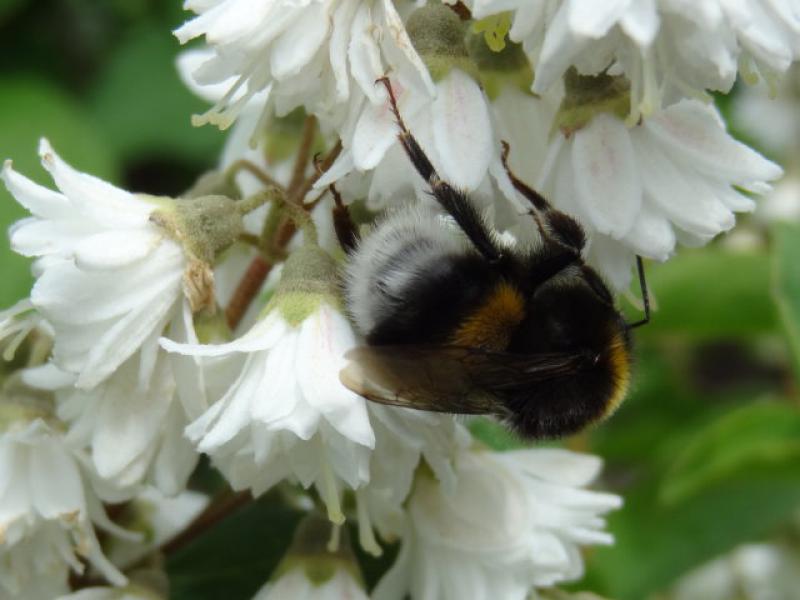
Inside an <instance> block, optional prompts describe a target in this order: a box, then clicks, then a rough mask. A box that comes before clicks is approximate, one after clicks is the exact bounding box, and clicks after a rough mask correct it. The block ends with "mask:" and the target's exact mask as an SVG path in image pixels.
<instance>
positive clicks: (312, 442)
mask: <svg viewBox="0 0 800 600" xmlns="http://www.w3.org/2000/svg"><path fill="white" fill-rule="evenodd" d="M162 344H163V346H164V347H165V348H166V349H167V350H170V351H174V352H181V353H186V354H192V355H196V356H226V355H235V354H238V353H241V354H243V355H244V356H245V357H246V358H245V363H244V366H243V367H242V369H241V372H240V374H239V375H238V377H237V379H236V380H235V381H234V382H233V383H232V385H231V386H230V387H229V388H228V389H227V391H225V393H224V395H223V396H222V397H221V398H219V399H218V400H217V401H216V402H215V403H214V404H213V405H212V406H211V408H209V409H208V410H207V411H206V412H205V413H204V414H203V415H202V416H201V417H200V418H199V419H197V420H196V421H195V422H194V423H192V424H191V425H190V426H189V427H188V428H187V430H186V433H187V435H188V436H189V437H190V438H191V439H192V440H193V441H194V442H195V443H196V444H197V449H198V450H200V451H201V452H205V453H208V454H210V455H211V456H212V457H213V458H214V460H215V464H216V465H217V466H218V467H220V469H221V470H222V471H223V473H224V474H225V475H226V477H227V478H228V480H229V481H230V482H231V485H233V487H234V488H236V489H245V488H251V489H252V490H253V492H254V493H255V494H260V493H263V492H264V491H266V490H267V489H269V488H270V487H271V486H272V485H274V484H275V483H277V482H278V481H281V480H282V479H284V478H292V479H294V480H297V481H299V482H300V483H301V484H302V485H303V486H304V487H309V486H311V485H315V486H316V487H317V489H318V490H319V493H320V495H321V496H322V498H323V499H324V501H325V502H326V504H327V506H328V509H329V513H330V516H331V518H332V519H333V520H336V521H341V520H342V519H343V515H342V513H341V507H340V490H341V487H342V485H345V486H347V487H349V488H351V489H353V488H358V487H360V486H362V485H364V484H365V483H366V482H367V481H368V479H369V456H370V451H371V449H372V448H373V447H374V445H375V436H374V433H373V431H372V427H371V426H370V422H369V417H368V415H367V409H366V406H365V400H364V399H363V398H361V397H359V396H357V395H356V394H354V393H353V392H351V391H350V390H348V389H347V388H345V387H344V386H343V385H342V384H341V383H340V382H339V371H340V370H341V369H342V368H343V367H344V363H345V358H344V354H345V352H347V350H348V349H350V348H352V347H353V346H354V345H355V338H354V335H353V332H352V330H351V329H350V325H349V324H348V323H347V320H346V319H345V317H344V315H342V314H341V313H340V312H339V311H338V310H337V309H336V308H333V307H332V306H330V305H329V304H327V303H326V302H322V303H320V304H319V305H318V306H317V307H316V308H314V309H313V311H312V312H311V313H310V314H308V315H306V316H305V317H304V318H302V320H301V321H300V322H293V320H292V319H289V320H287V318H286V317H285V316H284V314H282V311H281V310H280V309H275V310H271V311H270V312H269V313H268V314H267V315H266V316H265V317H264V318H263V319H262V320H261V321H259V322H257V323H256V324H255V325H254V326H253V327H252V329H250V331H248V332H247V333H246V334H245V335H244V336H242V337H241V338H240V339H238V340H236V341H234V342H231V343H228V344H222V345H219V346H198V345H181V344H175V343H174V342H171V341H170V340H166V339H165V340H163V341H162Z"/></svg>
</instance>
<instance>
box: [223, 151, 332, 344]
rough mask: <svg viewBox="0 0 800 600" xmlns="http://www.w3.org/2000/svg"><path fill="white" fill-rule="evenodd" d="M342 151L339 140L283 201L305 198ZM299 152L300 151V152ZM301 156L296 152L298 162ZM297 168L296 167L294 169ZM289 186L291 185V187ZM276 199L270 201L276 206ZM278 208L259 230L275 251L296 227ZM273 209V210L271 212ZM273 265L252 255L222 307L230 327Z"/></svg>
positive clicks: (237, 322) (284, 242)
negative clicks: (231, 295)
mask: <svg viewBox="0 0 800 600" xmlns="http://www.w3.org/2000/svg"><path fill="white" fill-rule="evenodd" d="M306 150H307V152H310V150H311V146H310V144H309V147H308V148H307V149H306ZM341 151H342V142H341V140H340V141H338V142H336V145H335V146H334V147H333V148H332V149H331V151H330V152H329V153H328V154H327V156H325V158H324V159H323V160H322V161H321V162H320V164H319V170H318V171H317V172H316V173H314V175H312V176H311V177H309V178H308V179H307V180H306V181H305V183H302V185H300V186H299V188H298V189H297V191H296V193H294V194H292V192H291V191H290V192H289V193H288V194H287V195H288V199H287V200H286V203H287V204H288V203H291V202H294V203H295V204H296V203H298V199H300V200H302V199H303V198H305V196H306V194H307V193H308V191H309V190H310V189H311V188H312V187H313V186H314V184H315V183H316V181H317V180H318V179H319V178H320V177H322V174H323V173H325V171H327V170H328V169H329V168H330V167H331V165H332V164H333V161H335V160H336V157H337V156H339V153H340V152H341ZM301 154H302V153H301ZM301 158H302V156H300V155H298V163H299V162H300V159H301ZM305 160H306V162H308V157H306V159H305ZM296 170H297V169H295V171H296ZM290 190H291V188H290ZM276 205H277V203H275V204H273V206H276ZM280 208H281V207H278V208H277V209H273V210H271V211H270V213H269V214H268V215H267V219H266V220H265V222H264V231H263V232H262V237H261V240H262V245H266V244H267V243H268V241H269V239H270V238H273V235H274V240H275V242H274V245H273V252H275V254H278V253H279V252H280V251H281V250H283V249H284V248H286V246H287V245H288V244H289V242H290V241H291V239H292V236H293V235H294V234H295V232H296V231H297V226H296V225H295V223H294V222H293V221H292V220H291V219H287V220H284V221H283V222H282V223H281V219H280V212H281V211H280ZM274 211H276V212H274ZM273 266H274V265H273V264H272V263H270V262H268V261H267V260H266V259H265V258H264V257H263V256H260V255H259V256H256V257H255V258H253V260H252V262H251V263H250V266H248V267H247V271H245V273H244V275H243V276H242V279H241V281H240V282H239V285H238V286H237V287H236V291H234V293H233V297H232V298H231V301H230V302H229V303H228V307H227V308H226V309H225V319H226V321H227V322H228V327H230V328H231V330H234V329H236V327H237V326H238V325H239V323H240V322H241V320H242V317H244V314H245V312H247V308H248V307H249V306H250V303H251V302H252V301H253V298H255V297H256V295H257V294H258V292H259V290H260V289H261V286H262V285H263V283H264V280H265V279H266V278H267V275H269V272H270V271H271V270H272V267H273Z"/></svg>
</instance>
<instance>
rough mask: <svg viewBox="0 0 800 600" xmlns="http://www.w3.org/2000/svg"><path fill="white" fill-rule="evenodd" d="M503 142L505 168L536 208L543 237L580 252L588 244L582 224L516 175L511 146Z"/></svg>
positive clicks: (520, 190) (537, 222)
mask: <svg viewBox="0 0 800 600" xmlns="http://www.w3.org/2000/svg"><path fill="white" fill-rule="evenodd" d="M501 144H502V145H503V153H502V155H501V158H502V161H503V168H504V169H505V170H506V174H507V175H508V178H509V179H510V180H511V183H512V185H513V186H514V188H515V189H516V190H517V191H518V192H519V193H520V194H522V195H523V196H525V198H527V199H528V201H530V203H531V204H532V205H533V208H534V210H533V211H532V212H531V216H532V217H533V220H534V221H536V226H537V227H538V229H539V232H540V233H541V234H542V237H543V238H545V239H549V240H552V241H554V242H555V243H557V244H559V245H562V246H567V247H568V248H571V249H573V250H575V251H577V252H578V253H580V251H581V250H582V249H583V247H584V246H585V245H586V235H585V234H584V233H583V229H582V228H581V226H580V224H579V223H578V222H577V221H576V220H575V219H573V218H572V217H570V216H569V215H567V214H566V213H563V212H561V211H560V210H557V209H555V208H553V206H552V205H551V204H550V203H549V202H548V201H547V199H546V198H545V197H544V196H542V195H541V194H540V193H539V192H537V191H536V190H534V189H533V188H531V187H530V186H528V185H527V184H525V183H524V182H523V181H522V180H520V179H519V178H518V177H517V176H516V175H514V172H513V171H512V170H511V168H510V167H509V166H508V153H509V151H510V149H511V148H510V146H509V145H508V142H506V141H503V142H501Z"/></svg>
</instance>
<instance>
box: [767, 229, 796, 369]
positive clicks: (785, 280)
mask: <svg viewBox="0 0 800 600" xmlns="http://www.w3.org/2000/svg"><path fill="white" fill-rule="evenodd" d="M772 234H773V243H774V249H773V264H772V296H773V298H774V299H775V304H776V306H777V307H778V314H779V315H780V320H781V323H782V325H783V330H784V332H785V334H786V338H787V340H788V342H789V347H790V349H791V351H792V355H793V357H794V369H795V373H796V375H797V377H798V378H800V225H799V224H797V223H777V224H776V225H775V226H774V228H773V231H772Z"/></svg>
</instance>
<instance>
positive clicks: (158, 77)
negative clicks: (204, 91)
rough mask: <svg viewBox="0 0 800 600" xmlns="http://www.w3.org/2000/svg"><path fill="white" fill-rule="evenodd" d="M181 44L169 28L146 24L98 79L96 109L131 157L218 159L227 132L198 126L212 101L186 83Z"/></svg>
mask: <svg viewBox="0 0 800 600" xmlns="http://www.w3.org/2000/svg"><path fill="white" fill-rule="evenodd" d="M179 49H180V46H179V44H178V42H177V40H176V39H175V38H174V37H173V36H172V35H171V33H170V32H169V31H168V30H166V29H164V28H163V27H162V26H160V25H156V24H149V23H145V24H143V25H141V26H139V27H137V28H135V29H132V30H131V31H129V32H128V34H127V35H126V37H125V39H123V40H122V41H121V43H120V44H119V46H118V47H117V48H116V50H115V53H114V55H113V56H112V57H111V58H110V59H109V61H108V63H107V64H106V68H105V71H104V73H102V74H101V76H100V78H99V80H98V81H97V85H96V89H95V92H94V94H93V97H92V106H93V108H94V112H95V114H96V115H97V118H98V120H99V121H100V123H101V124H102V126H103V128H104V130H105V131H107V132H108V134H109V139H110V140H111V141H112V143H113V144H114V148H115V149H116V150H117V152H119V153H120V155H121V156H122V157H123V158H125V159H126V160H131V159H132V160H135V159H137V158H140V157H141V156H151V157H152V156H154V155H155V156H161V157H166V158H169V157H173V156H175V157H177V158H183V159H188V160H191V161H194V162H199V163H202V164H204V165H212V164H213V163H214V162H215V161H216V157H217V154H218V153H219V150H220V148H221V147H222V143H223V141H224V136H223V134H222V133H221V132H220V131H219V130H217V129H216V128H214V127H200V128H196V127H192V125H191V116H192V114H194V113H198V112H204V111H205V110H206V109H207V108H208V105H207V104H206V103H204V102H203V101H202V100H200V99H199V98H196V97H195V96H193V95H192V93H191V92H190V91H189V90H188V89H186V88H185V87H184V85H183V83H181V81H180V78H179V77H178V71H177V69H176V67H175V57H176V55H177V53H178V51H179Z"/></svg>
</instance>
